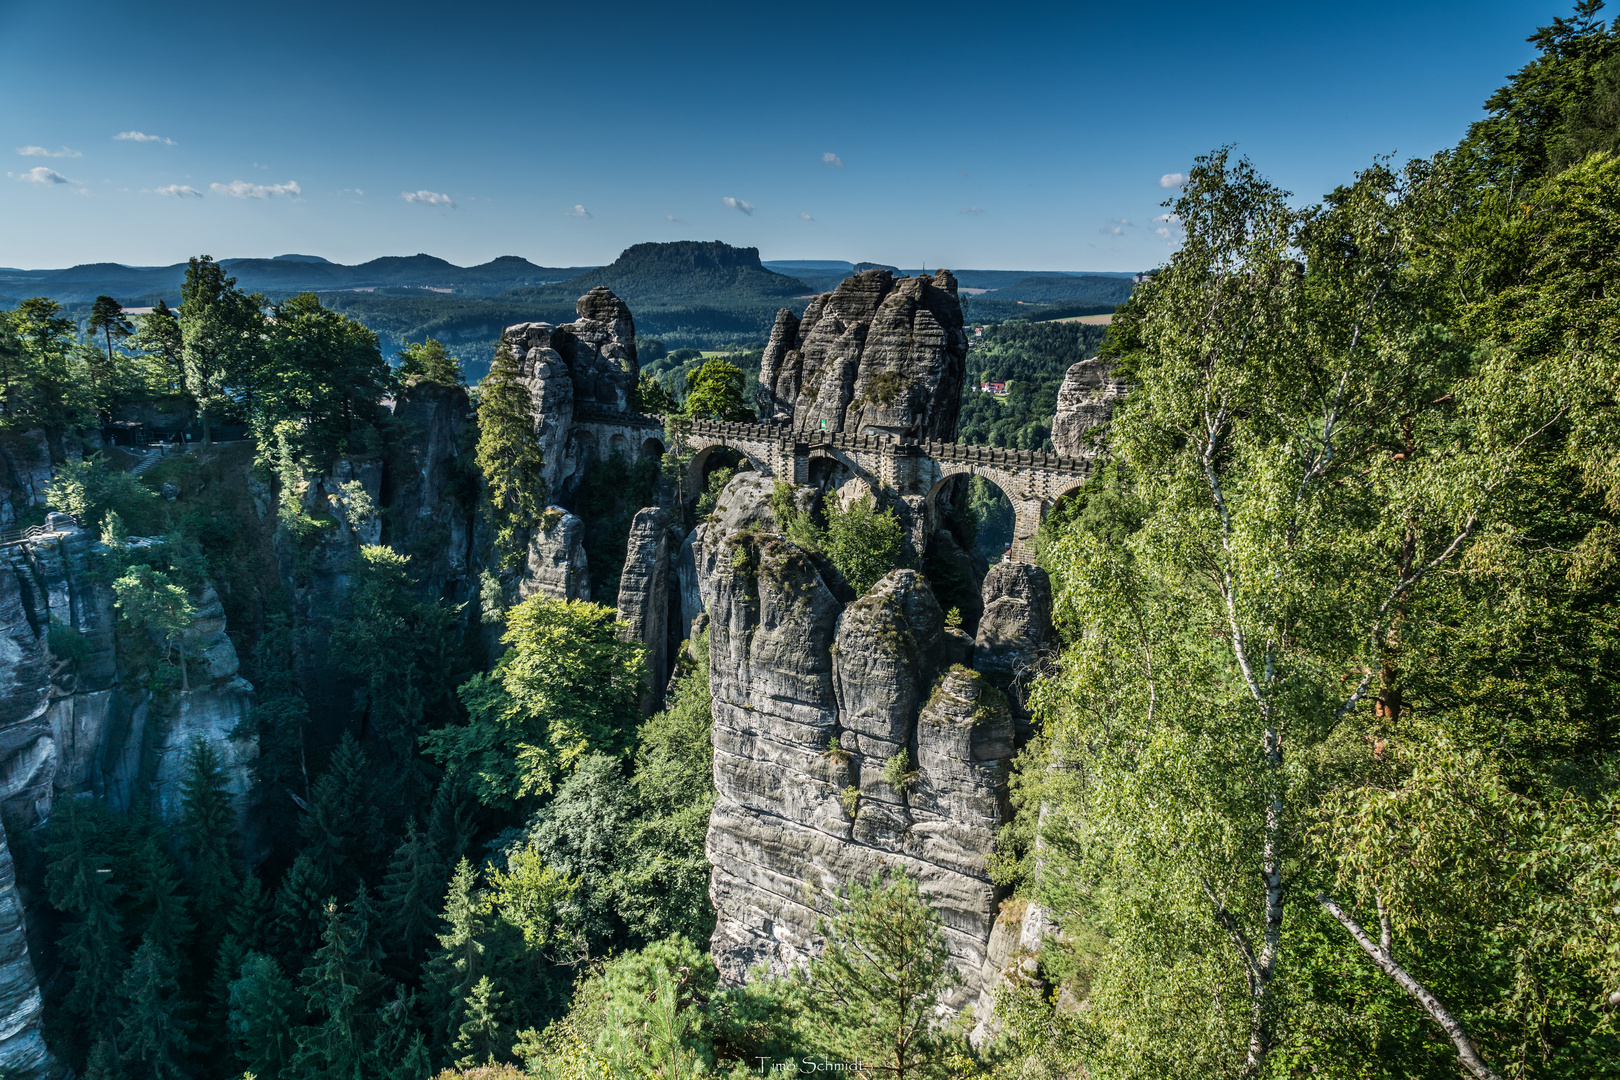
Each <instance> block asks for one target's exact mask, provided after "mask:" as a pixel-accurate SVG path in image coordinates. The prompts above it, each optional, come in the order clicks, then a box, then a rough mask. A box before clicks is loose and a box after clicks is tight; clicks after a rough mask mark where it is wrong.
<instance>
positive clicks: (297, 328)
mask: <svg viewBox="0 0 1620 1080" xmlns="http://www.w3.org/2000/svg"><path fill="white" fill-rule="evenodd" d="M181 321H182V325H183V324H184V321H185V316H184V312H183V309H182V315H181ZM255 361H256V363H255V368H254V371H253V373H252V375H251V376H250V378H251V383H250V385H251V393H252V397H253V406H252V414H251V415H252V427H253V430H254V434H255V435H256V436H257V437H258V438H259V439H261V440H265V439H267V438H268V437H269V436H270V434H271V432H275V433H276V436H277V437H278V438H280V437H282V436H283V435H284V434H286V433H287V432H292V433H293V434H292V436H291V438H292V442H293V449H294V451H295V452H296V453H297V454H298V455H299V456H300V457H305V458H315V457H320V458H330V457H331V456H332V455H334V454H340V453H341V454H352V453H354V452H356V451H359V450H361V449H363V447H364V442H363V441H361V440H359V439H357V438H356V436H357V434H358V433H359V432H361V431H362V430H363V429H366V428H368V427H369V426H370V425H372V424H373V423H374V422H375V410H376V408H377V400H378V398H379V397H381V396H382V393H383V391H384V389H385V388H386V387H387V386H388V383H389V371H388V365H387V364H386V363H385V362H384V361H383V358H382V352H381V351H380V350H379V349H378V347H377V335H376V334H374V333H372V332H371V331H370V330H368V329H367V328H366V327H365V326H364V325H362V324H360V323H358V322H355V321H354V320H352V319H349V318H348V317H346V316H344V315H341V314H339V313H338V312H336V311H333V310H332V309H330V308H327V307H323V306H322V305H321V302H320V300H319V299H317V298H316V297H315V296H314V295H313V294H311V293H300V294H298V295H297V296H293V297H291V298H289V299H287V300H283V301H281V302H280V303H278V304H276V305H275V307H274V308H273V309H272V310H271V314H270V319H269V323H268V326H267V330H266V334H265V341H264V346H263V350H262V354H261V355H260V356H258V357H256V358H255ZM288 425H290V426H288Z"/></svg>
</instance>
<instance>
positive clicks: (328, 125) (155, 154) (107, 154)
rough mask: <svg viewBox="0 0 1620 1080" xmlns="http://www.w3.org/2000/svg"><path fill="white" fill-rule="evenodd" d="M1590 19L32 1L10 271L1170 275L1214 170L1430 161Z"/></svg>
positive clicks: (7, 123) (1330, 8)
mask: <svg viewBox="0 0 1620 1080" xmlns="http://www.w3.org/2000/svg"><path fill="white" fill-rule="evenodd" d="M1570 7H1571V4H1570V3H1568V2H1556V3H1544V2H1540V0H1536V2H1530V3H1523V2H1521V3H1500V2H1495V0H1469V2H1455V3H1453V2H1445V3H1422V2H1418V3H1394V2H1383V0H1370V2H1362V3H1332V4H1326V3H1310V2H1308V0H1305V2H1295V3H1254V4H1236V5H1234V4H1210V3H1207V2H1205V3H1180V2H1170V3H1159V4H1151V5H1150V4H1126V3H1114V4H1093V3H1070V4H1043V3H1022V4H986V3H979V4H972V5H968V4H956V3H935V4H927V3H906V4H882V3H876V4H831V5H829V4H816V5H781V4H757V5H749V4H738V3H730V4H680V3H653V4H644V3H636V2H621V3H612V4H585V3H576V4H570V5H556V4H549V3H529V4H511V5H507V4H498V3H483V2H478V0H472V2H468V3H462V4H433V5H427V4H420V3H410V2H398V3H390V4H378V3H347V2H344V0H326V2H324V3H306V2H302V0H288V2H284V3H280V4H277V5H271V6H268V7H264V6H259V5H246V4H220V3H217V2H210V3H196V2H192V0H175V2H169V3H165V4H163V5H158V6H152V5H144V4H139V5H137V4H129V3H116V4H115V3H100V2H94V0H90V2H81V3H72V4H69V3H47V2H42V0H34V2H20V0H0V72H4V78H3V81H0V103H3V107H0V154H3V155H4V156H5V157H6V164H5V166H4V169H3V170H0V171H4V172H6V173H7V175H6V177H4V178H3V179H0V266H16V267H26V268H35V267H55V266H68V265H72V264H75V263H83V262H99V261H111V262H124V263H130V264H143V265H150V264H164V263H170V262H176V261H180V260H182V259H184V258H185V257H186V256H188V255H192V254H198V253H204V252H206V253H209V254H213V255H215V256H217V257H222V258H223V257H230V256H269V255H277V254H282V253H286V252H301V253H308V254H315V255H321V256H324V257H326V258H329V259H332V260H334V261H340V262H359V261H363V260H366V259H370V258H375V257H377V256H379V255H408V254H414V253H416V252H418V251H423V252H428V253H430V254H434V255H438V256H441V257H443V258H446V259H449V260H451V261H452V262H457V263H462V264H467V263H475V262H483V261H486V260H488V259H491V258H494V257H495V256H498V255H508V254H510V255H521V256H524V257H525V258H528V259H531V260H533V261H535V262H537V263H541V264H543V265H549V266H559V265H561V266H566V265H590V264H599V263H603V262H607V261H609V260H611V259H612V258H613V257H614V256H615V255H617V253H618V252H619V251H620V250H621V249H623V248H624V247H626V246H628V245H629V244H632V243H637V242H640V241H645V240H676V239H701V240H710V239H720V240H725V241H727V242H729V243H732V244H738V245H751V246H756V247H758V248H759V249H760V252H761V255H762V257H763V258H766V259H781V258H812V259H813V258H822V259H849V260H862V259H868V260H875V261H881V262H888V263H894V264H898V265H902V266H918V265H927V266H929V267H936V266H957V267H973V268H1008V269H1053V270H1056V269H1094V270H1134V269H1141V268H1145V267H1148V266H1153V265H1156V264H1157V263H1159V262H1160V261H1161V260H1162V259H1163V258H1164V256H1165V254H1166V253H1167V250H1168V248H1167V241H1166V240H1165V238H1163V237H1161V236H1159V235H1156V234H1155V228H1156V226H1155V224H1154V222H1153V221H1152V218H1153V217H1154V215H1156V214H1159V213H1161V212H1162V211H1161V210H1160V208H1159V205H1158V204H1159V203H1160V201H1161V200H1162V199H1163V198H1164V197H1165V196H1166V194H1167V192H1166V190H1165V189H1164V188H1163V187H1161V186H1160V179H1161V177H1164V176H1165V175H1166V174H1174V173H1178V172H1185V171H1186V169H1187V167H1188V165H1189V164H1190V162H1191V161H1192V159H1193V157H1194V156H1195V155H1197V154H1200V153H1203V152H1206V151H1208V150H1210V149H1212V148H1214V147H1216V146H1219V145H1221V144H1224V143H1235V144H1236V145H1237V147H1238V149H1239V151H1240V152H1242V153H1245V154H1247V155H1248V156H1249V157H1250V158H1251V159H1252V160H1253V161H1254V162H1255V163H1256V165H1257V166H1258V167H1259V168H1260V169H1261V170H1262V171H1263V172H1265V173H1266V174H1267V175H1269V176H1270V177H1272V178H1273V179H1274V180H1276V181H1277V182H1278V183H1280V184H1281V185H1282V186H1284V187H1285V188H1287V189H1289V190H1291V191H1293V192H1295V193H1296V194H1297V195H1298V196H1299V197H1300V198H1301V199H1302V200H1305V199H1315V198H1317V197H1318V196H1320V195H1321V193H1323V192H1324V191H1327V190H1329V189H1331V188H1332V187H1333V186H1335V185H1336V184H1338V183H1340V182H1342V181H1343V180H1345V179H1346V178H1347V177H1348V176H1349V175H1351V173H1353V172H1354V171H1355V170H1356V169H1358V168H1360V167H1363V166H1364V165H1366V164H1367V163H1368V162H1369V161H1370V160H1372V158H1373V157H1374V155H1377V154H1395V155H1397V156H1399V157H1401V158H1405V157H1409V156H1414V155H1421V154H1428V153H1432V152H1433V151H1435V150H1437V149H1440V148H1442V147H1445V146H1447V145H1451V144H1453V143H1455V142H1456V140H1457V139H1458V138H1459V137H1460V136H1461V135H1462V133H1463V131H1464V129H1465V128H1466V127H1467V125H1468V123H1469V122H1471V121H1472V120H1474V119H1477V118H1478V117H1479V116H1480V115H1481V112H1480V105H1481V103H1482V102H1483V101H1484V99H1485V97H1486V96H1487V95H1488V94H1489V93H1490V92H1491V90H1493V89H1494V88H1495V87H1497V86H1499V85H1500V84H1501V82H1502V81H1503V77H1504V76H1505V75H1506V74H1508V73H1509V72H1511V71H1513V70H1516V69H1517V68H1518V67H1520V66H1521V65H1523V64H1524V63H1525V62H1526V61H1528V60H1529V59H1530V57H1531V55H1532V51H1531V49H1530V47H1529V46H1528V45H1527V44H1525V43H1524V38H1525V37H1526V36H1528V35H1529V34H1530V33H1531V32H1532V31H1533V30H1534V28H1535V27H1536V26H1538V25H1541V24H1544V23H1547V22H1549V21H1550V20H1551V19H1552V17H1553V16H1555V15H1565V14H1568V12H1569V9H1570ZM138 136H139V137H138ZM24 151H27V152H26V153H25V152H24ZM41 170H44V171H41ZM406 196H409V198H407V197H406Z"/></svg>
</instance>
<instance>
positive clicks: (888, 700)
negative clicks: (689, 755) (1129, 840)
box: [692, 473, 1012, 1008]
mask: <svg viewBox="0 0 1620 1080" xmlns="http://www.w3.org/2000/svg"><path fill="white" fill-rule="evenodd" d="M771 488H772V484H771V481H770V480H769V479H768V478H763V477H758V476H752V475H750V474H747V473H744V474H742V475H740V476H738V477H737V478H735V479H734V480H732V482H731V483H730V484H729V485H727V487H726V489H725V491H724V493H723V494H722V496H721V498H720V500H719V504H718V505H719V506H720V507H722V508H723V509H720V510H718V511H717V513H716V515H715V517H714V518H713V519H712V520H711V521H710V522H709V523H708V524H707V525H706V526H705V527H704V529H703V530H702V536H701V538H700V540H699V542H698V543H696V544H694V545H693V546H692V550H693V552H694V556H695V561H696V566H695V569H696V576H697V579H698V583H699V587H700V589H701V592H702V598H703V601H704V604H705V606H706V608H707V614H708V618H709V624H708V625H709V664H710V688H711V692H712V696H713V716H714V728H713V732H714V734H713V738H714V777H715V786H716V789H717V792H718V800H717V802H716V805H715V809H714V812H713V815H712V817H711V819H710V825H709V836H708V855H709V861H710V863H711V864H712V866H713V872H712V877H711V883H710V895H711V898H712V899H713V901H714V904H715V909H716V913H717V917H718V918H717V923H716V928H715V931H714V937H713V939H712V941H711V946H712V950H713V954H714V957H715V961H716V963H717V964H718V965H719V967H720V969H721V971H722V972H723V973H724V976H725V978H726V979H727V980H728V981H731V982H737V981H740V980H741V979H742V978H743V977H744V975H745V974H746V972H747V971H748V969H749V968H750V967H752V966H753V965H755V964H758V963H765V964H767V965H769V966H770V967H771V968H773V969H776V970H785V969H787V968H789V967H792V966H794V965H796V964H799V963H802V962H803V961H805V960H806V959H808V958H809V957H810V956H812V955H814V953H815V952H816V951H817V950H818V949H819V948H820V945H821V939H820V937H819V935H818V933H817V923H818V921H819V920H820V918H821V917H822V916H823V915H824V914H825V913H826V912H827V911H828V910H829V909H830V907H831V904H832V902H833V899H834V897H835V896H836V894H837V892H838V891H839V890H840V889H842V888H844V887H845V886H846V885H847V884H848V883H849V882H851V881H857V880H859V881H867V880H870V879H872V878H873V877H875V876H878V875H880V874H882V873H884V872H886V871H888V870H891V869H893V868H896V867H903V868H904V869H905V870H906V872H908V873H909V874H911V875H912V876H913V877H914V878H915V879H916V880H917V882H918V885H919V888H920V890H921V892H922V894H923V897H924V899H925V900H926V901H927V902H928V903H929V904H930V905H931V906H932V907H933V908H934V909H935V910H936V911H938V912H939V914H940V916H941V918H942V921H943V923H944V927H945V935H946V940H947V944H948V946H949V948H950V952H951V955H952V958H953V960H954V961H955V964H956V966H957V967H958V969H959V970H960V972H961V974H962V979H963V984H962V986H961V987H960V988H958V989H957V990H956V991H955V992H953V994H952V996H951V998H950V1001H949V1002H948V1004H949V1005H950V1007H952V1008H961V1007H963V1006H965V1005H967V1004H969V1003H971V1002H972V1001H974V1000H975V999H976V998H977V996H978V994H979V992H980V989H981V987H980V980H981V976H982V972H983V970H984V963H985V947H986V943H987V942H988V940H989V937H990V930H991V927H992V925H993V922H994V918H995V913H996V901H997V900H998V899H999V895H1000V894H999V892H998V890H997V888H996V886H994V885H993V884H992V883H991V881H990V878H989V872H988V859H989V855H990V852H991V851H992V849H993V846H994V841H995V831H996V828H997V827H998V826H999V825H1000V824H1001V823H1002V822H1003V821H1005V820H1006V818H1007V800H1006V779H1007V765H1008V761H1009V759H1010V757H1011V755H1012V721H1011V714H1010V712H1009V710H1008V708H1007V706H1006V704H1005V702H1004V701H1003V700H1002V697H1001V695H1000V694H999V693H998V692H997V691H996V690H995V689H994V687H992V686H990V685H989V684H988V682H986V681H985V680H983V679H981V678H980V677H979V676H978V675H977V674H976V673H974V672H972V671H969V670H967V669H965V668H954V669H951V670H949V671H945V672H941V670H940V668H941V664H942V657H943V655H944V652H945V650H944V648H943V643H944V637H945V630H944V626H943V614H942V612H941V611H940V607H939V604H938V602H937V601H936V600H935V598H934V596H933V593H932V591H931V590H930V588H929V586H928V583H927V581H926V579H924V578H923V577H922V575H921V574H919V573H917V572H915V571H912V570H896V571H893V572H891V573H890V574H889V575H888V576H887V577H885V578H884V579H883V580H882V581H880V582H879V583H878V584H877V585H876V586H875V587H874V588H873V589H872V590H871V591H870V592H869V593H867V594H866V595H865V596H862V597H860V598H858V599H856V600H854V601H853V602H851V603H850V604H848V605H847V606H845V605H842V604H840V603H839V601H838V599H837V597H836V596H835V595H834V592H833V590H832V589H830V588H829V587H828V584H827V582H826V581H824V580H823V578H822V575H821V574H820V572H819V571H818V570H817V568H816V565H815V562H814V561H813V560H812V559H811V558H810V557H809V556H807V555H806V554H805V553H804V552H802V551H800V550H799V549H798V548H796V547H795V546H794V545H793V544H791V543H789V542H788V541H787V540H786V539H784V538H783V537H782V536H781V535H780V533H779V531H778V530H777V527H776V522H775V521H774V519H773V515H772V511H771V507H770V495H771ZM801 490H803V489H801ZM941 676H943V677H941ZM897 759H898V760H897ZM886 771H887V773H888V778H885V772H886ZM891 781H892V782H891Z"/></svg>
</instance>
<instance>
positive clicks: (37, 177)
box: [6, 165, 83, 184]
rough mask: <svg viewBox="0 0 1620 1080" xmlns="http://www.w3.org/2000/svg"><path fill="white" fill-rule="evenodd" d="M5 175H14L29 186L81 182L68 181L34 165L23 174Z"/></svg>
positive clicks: (53, 172) (54, 171)
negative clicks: (29, 184)
mask: <svg viewBox="0 0 1620 1080" xmlns="http://www.w3.org/2000/svg"><path fill="white" fill-rule="evenodd" d="M6 175H7V176H12V175H15V176H16V177H17V179H19V180H27V181H28V182H29V183H31V184H78V183H82V182H83V181H80V180H69V179H68V178H67V177H65V176H63V175H62V174H61V173H59V172H57V171H56V170H55V169H47V168H46V167H45V166H43V165H36V166H34V167H33V168H32V169H28V170H26V171H24V172H20V173H16V174H12V173H7V174H6Z"/></svg>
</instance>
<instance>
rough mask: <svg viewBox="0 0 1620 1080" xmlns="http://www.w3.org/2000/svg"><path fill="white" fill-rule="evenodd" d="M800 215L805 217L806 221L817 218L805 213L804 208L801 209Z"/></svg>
mask: <svg viewBox="0 0 1620 1080" xmlns="http://www.w3.org/2000/svg"><path fill="white" fill-rule="evenodd" d="M799 216H800V217H801V218H803V219H804V220H806V221H814V220H816V219H815V218H813V217H811V216H810V215H809V214H807V213H805V212H804V211H803V210H800V211H799Z"/></svg>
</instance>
